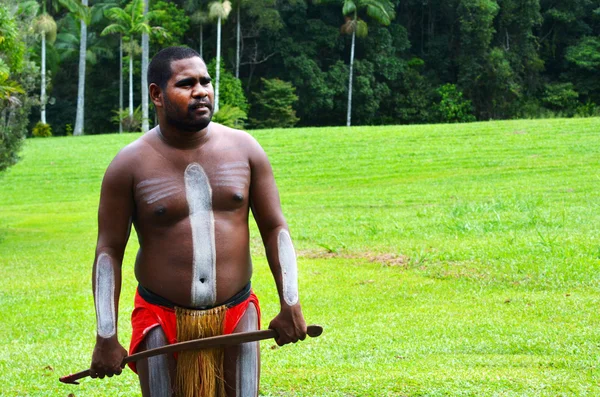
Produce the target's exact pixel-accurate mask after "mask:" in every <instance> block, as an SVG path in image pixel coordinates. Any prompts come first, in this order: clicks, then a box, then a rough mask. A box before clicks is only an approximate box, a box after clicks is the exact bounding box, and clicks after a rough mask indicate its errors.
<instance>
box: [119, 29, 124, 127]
mask: <svg viewBox="0 0 600 397" xmlns="http://www.w3.org/2000/svg"><path fill="white" fill-rule="evenodd" d="M121 117H123V35H119V134H122V133H123V123H122V120H120V118H121Z"/></svg>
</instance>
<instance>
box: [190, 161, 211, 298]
mask: <svg viewBox="0 0 600 397" xmlns="http://www.w3.org/2000/svg"><path fill="white" fill-rule="evenodd" d="M185 194H186V198H187V202H188V207H189V210H190V223H191V226H192V245H193V252H194V258H193V261H194V262H193V277H192V302H191V303H192V306H194V307H202V306H212V305H214V304H215V302H216V300H217V272H216V253H215V219H214V215H213V212H212V189H211V187H210V183H209V181H208V177H207V176H206V173H205V172H204V170H203V169H202V167H201V166H200V164H197V163H191V164H190V165H188V167H187V168H186V170H185Z"/></svg>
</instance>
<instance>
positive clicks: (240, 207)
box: [91, 57, 306, 388]
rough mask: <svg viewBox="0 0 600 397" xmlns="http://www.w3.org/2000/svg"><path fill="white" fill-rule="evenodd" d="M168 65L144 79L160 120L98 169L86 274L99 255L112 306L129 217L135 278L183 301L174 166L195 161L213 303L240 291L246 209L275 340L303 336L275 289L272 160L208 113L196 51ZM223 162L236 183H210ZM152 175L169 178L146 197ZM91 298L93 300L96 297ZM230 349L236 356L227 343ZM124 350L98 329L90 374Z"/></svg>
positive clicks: (276, 220) (181, 215) (186, 235)
mask: <svg viewBox="0 0 600 397" xmlns="http://www.w3.org/2000/svg"><path fill="white" fill-rule="evenodd" d="M171 73H172V75H171V78H170V79H169V80H168V82H167V84H166V86H165V87H164V88H161V87H159V86H158V85H156V84H151V85H150V87H149V88H150V96H151V99H152V102H153V103H154V105H155V107H156V111H157V115H158V119H159V126H158V127H155V128H154V129H152V130H150V131H149V132H148V133H146V134H144V135H143V136H142V137H141V138H139V139H138V140H136V141H135V142H133V143H132V144H130V145H129V146H127V147H125V148H124V149H123V150H121V152H120V153H119V154H118V155H117V156H116V157H115V159H114V160H113V162H112V163H111V164H110V166H109V167H108V169H107V171H106V174H105V176H104V180H103V183H102V191H101V197H100V206H99V212H98V241H97V247H96V260H95V261H94V274H96V273H95V271H96V262H97V259H98V256H99V255H101V254H106V255H107V256H108V257H109V258H110V261H111V264H112V266H113V269H114V274H115V280H114V284H115V296H114V302H115V313H117V309H118V301H119V295H120V286H121V265H122V260H123V255H124V251H125V247H126V245H127V241H128V238H129V230H130V227H131V225H133V226H134V227H135V229H136V232H137V234H138V238H139V243H140V249H139V251H138V255H137V258H136V263H135V275H136V278H137V280H138V281H139V283H140V284H141V285H143V286H144V287H146V288H147V289H149V290H151V291H153V292H154V293H156V294H158V295H161V296H163V297H165V298H166V299H168V300H170V301H172V302H174V303H175V304H177V305H181V306H188V307H189V306H192V305H191V302H192V296H191V294H192V292H191V291H192V290H191V285H192V272H193V268H192V263H193V253H192V249H193V238H192V232H191V230H192V229H191V225H190V216H189V215H190V214H189V208H188V202H187V200H186V190H185V184H184V178H183V175H184V172H185V170H186V167H187V166H188V165H189V164H190V163H197V164H200V166H201V167H202V168H203V170H204V171H205V173H206V175H207V177H208V179H209V181H210V185H211V188H212V211H213V214H214V234H215V240H214V241H215V252H216V303H215V304H216V305H218V304H220V303H222V302H225V301H227V300H228V299H229V298H230V297H232V296H233V295H235V294H236V293H237V292H239V291H240V290H241V289H242V288H243V287H244V286H245V285H246V284H247V283H248V282H249V281H250V278H251V276H252V264H251V259H250V248H249V230H248V216H249V211H250V210H252V212H253V215H254V217H255V219H256V222H257V225H258V228H259V230H260V233H261V237H262V239H263V243H264V245H265V251H266V254H267V259H268V262H269V266H270V268H271V271H272V273H273V276H274V279H275V283H276V286H277V290H278V292H279V296H280V302H281V310H280V312H279V314H278V315H277V316H276V317H275V318H274V319H273V320H272V321H271V323H270V325H269V328H273V329H275V330H276V331H277V332H278V334H279V338H278V339H277V343H278V344H279V345H284V344H287V343H293V342H296V341H298V340H303V339H304V338H305V337H306V323H305V321H304V318H303V315H302V310H301V307H300V304H299V303H298V304H295V305H293V306H290V305H288V304H287V303H286V302H285V300H284V299H283V297H282V291H283V287H282V273H281V266H280V263H279V253H278V247H277V236H278V233H279V232H280V231H281V230H282V229H285V230H287V229H288V226H287V224H286V221H285V219H284V217H283V214H282V212H281V206H280V201H279V193H278V191H277V187H276V185H275V180H274V178H273V172H272V169H271V165H270V163H269V161H268V159H267V157H266V155H265V153H264V151H263V149H262V148H261V147H260V145H259V144H258V143H257V142H256V141H255V140H254V139H253V138H252V137H251V136H250V135H248V134H247V133H245V132H243V131H238V130H234V129H231V128H228V127H225V126H222V125H219V124H216V123H212V122H211V121H210V120H211V118H212V113H213V100H214V92H213V87H212V83H211V79H210V76H209V74H208V71H207V70H206V65H205V64H204V62H203V61H202V60H201V59H200V58H197V57H193V58H188V59H183V60H179V61H174V62H172V63H171ZM228 164H229V165H231V164H235V165H236V167H238V169H239V168H240V167H241V168H242V169H244V170H247V171H245V172H242V177H241V178H242V179H241V180H242V181H243V183H240V177H239V175H238V176H237V178H238V179H236V181H237V182H236V183H235V184H232V183H229V184H228V183H219V182H220V179H223V178H225V179H226V177H227V175H226V171H223V170H224V169H227V165H228ZM152 181H168V183H169V187H170V189H171V190H169V191H167V193H169V194H168V195H167V196H166V197H164V198H160V199H157V197H154V198H153V199H149V197H148V193H147V191H145V190H144V186H147V185H148V184H149V183H151V182H152ZM94 279H95V277H94ZM95 288H96V286H95V282H94V290H95ZM96 305H97V307H99V305H98V302H96ZM115 316H116V314H115ZM117 317H118V316H117ZM115 321H116V319H115ZM231 354H233V355H235V351H233V352H232V353H231ZM126 355H127V351H126V350H125V349H124V348H123V347H122V346H121V345H120V344H119V342H118V338H117V334H116V332H115V334H114V335H112V336H110V337H107V338H103V337H101V336H97V338H96V346H95V348H94V352H93V356H92V365H91V370H92V377H100V378H103V377H104V376H112V375H114V374H119V373H121V367H120V363H121V362H122V360H123V358H124V357H125V356H126ZM227 362H229V363H231V362H234V364H235V360H232V358H231V357H229V358H226V363H227ZM172 365H173V364H171V365H170V366H171V370H173V368H172ZM144 367H145V364H144V363H141V365H140V366H139V368H140V369H141V370H142V371H143V368H144ZM226 371H228V370H227V368H226ZM229 371H231V368H229ZM142 377H143V375H142V373H140V378H142ZM171 379H173V377H171ZM142 388H144V387H142Z"/></svg>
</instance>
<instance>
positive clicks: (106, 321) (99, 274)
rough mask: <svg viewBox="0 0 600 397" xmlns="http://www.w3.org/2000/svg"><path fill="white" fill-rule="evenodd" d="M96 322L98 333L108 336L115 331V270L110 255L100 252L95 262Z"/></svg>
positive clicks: (104, 336) (103, 336)
mask: <svg viewBox="0 0 600 397" xmlns="http://www.w3.org/2000/svg"><path fill="white" fill-rule="evenodd" d="M95 298H96V323H97V332H98V335H99V336H101V337H102V338H110V337H111V336H113V335H114V334H115V333H116V321H115V271H114V269H113V265H112V263H111V260H110V257H109V256H108V255H106V254H100V255H99V256H98V261H97V262H96V296H95Z"/></svg>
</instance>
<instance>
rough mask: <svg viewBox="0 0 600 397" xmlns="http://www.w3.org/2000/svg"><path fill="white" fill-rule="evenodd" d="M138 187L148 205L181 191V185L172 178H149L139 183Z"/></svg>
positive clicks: (142, 198) (141, 196)
mask: <svg viewBox="0 0 600 397" xmlns="http://www.w3.org/2000/svg"><path fill="white" fill-rule="evenodd" d="M136 189H137V191H138V194H139V195H140V198H141V200H143V201H145V202H146V204H148V205H150V204H154V203H156V202H157V201H160V200H162V199H164V198H167V197H170V196H173V195H175V194H178V193H181V187H180V186H179V185H178V184H177V182H176V181H174V180H173V179H171V178H153V179H147V180H145V181H142V182H140V183H138V184H137V186H136Z"/></svg>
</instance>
